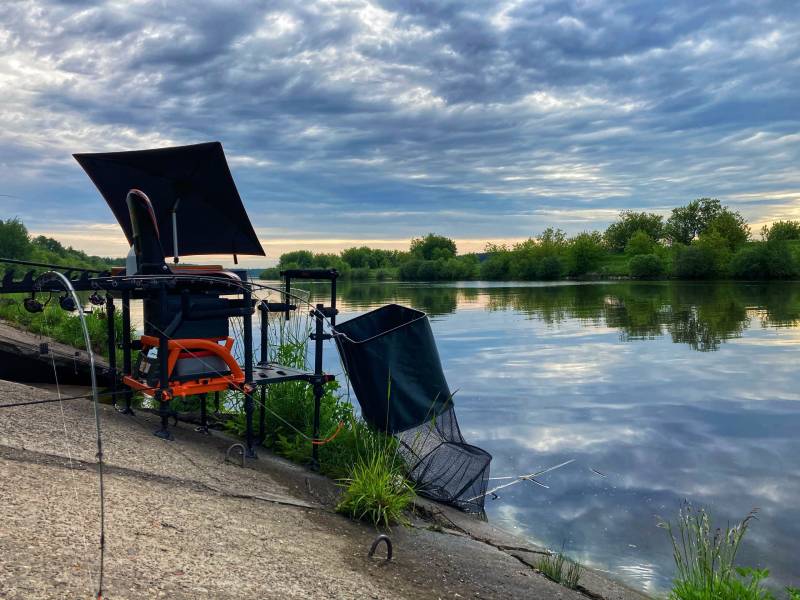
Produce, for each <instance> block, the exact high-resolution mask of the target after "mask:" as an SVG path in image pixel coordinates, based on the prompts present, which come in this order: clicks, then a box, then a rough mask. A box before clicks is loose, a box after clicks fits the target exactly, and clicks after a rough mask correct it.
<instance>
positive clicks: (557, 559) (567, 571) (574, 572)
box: [536, 552, 582, 590]
mask: <svg viewBox="0 0 800 600" xmlns="http://www.w3.org/2000/svg"><path fill="white" fill-rule="evenodd" d="M536 569H537V570H538V571H539V572H540V573H541V574H542V575H544V576H545V577H547V578H548V579H551V580H553V581H555V582H556V583H560V584H561V585H563V586H564V587H568V588H570V589H572V590H574V589H575V588H577V587H578V581H579V580H580V578H581V570H582V567H581V565H580V564H578V563H577V562H575V561H572V560H570V559H568V558H567V557H566V556H565V555H564V553H563V552H557V553H555V554H546V555H544V556H542V557H541V558H540V559H539V560H538V562H537V563H536Z"/></svg>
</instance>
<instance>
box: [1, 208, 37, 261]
mask: <svg viewBox="0 0 800 600" xmlns="http://www.w3.org/2000/svg"><path fill="white" fill-rule="evenodd" d="M30 254H31V241H30V239H29V238H28V230H27V229H26V228H25V225H23V224H22V221H20V220H19V219H16V218H15V219H7V220H5V221H3V220H2V219H0V257H1V258H16V259H25V258H28V257H29V256H30Z"/></svg>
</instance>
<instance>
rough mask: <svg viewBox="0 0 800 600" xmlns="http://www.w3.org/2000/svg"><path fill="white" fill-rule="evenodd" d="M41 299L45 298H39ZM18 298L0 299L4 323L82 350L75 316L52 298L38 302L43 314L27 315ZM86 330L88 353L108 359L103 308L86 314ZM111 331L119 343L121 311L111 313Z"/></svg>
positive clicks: (106, 329)
mask: <svg viewBox="0 0 800 600" xmlns="http://www.w3.org/2000/svg"><path fill="white" fill-rule="evenodd" d="M42 296H45V295H44V294H42ZM22 299H23V296H21V295H16V294H15V295H9V296H6V297H4V298H0V319H5V320H6V321H9V322H11V323H13V324H14V325H16V326H18V327H20V328H21V329H25V330H27V331H31V332H33V333H38V334H40V335H45V336H49V337H51V338H53V339H54V340H56V341H57V342H61V343H63V344H68V345H70V346H75V347H76V348H83V347H84V340H83V329H82V328H81V322H80V318H79V317H78V313H77V312H67V311H65V310H62V309H61V307H60V306H59V305H58V298H57V296H56V295H55V294H53V295H52V296H50V298H49V299H46V298H41V300H42V301H43V302H45V303H46V304H45V307H44V311H43V312H40V313H29V312H27V311H26V310H25V309H24V308H23V307H22ZM85 315H86V327H87V328H88V330H89V339H90V340H91V341H92V350H94V352H95V353H96V354H98V355H100V356H104V357H108V322H107V320H106V311H105V308H104V307H92V310H91V311H88V310H86V311H85ZM114 331H115V334H116V336H115V337H116V338H117V340H121V339H122V311H121V310H117V311H115V313H114ZM121 361H122V351H121V350H117V362H118V364H121Z"/></svg>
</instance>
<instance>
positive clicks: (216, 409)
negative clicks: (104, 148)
mask: <svg viewBox="0 0 800 600" xmlns="http://www.w3.org/2000/svg"><path fill="white" fill-rule="evenodd" d="M214 414H215V415H217V416H219V392H214Z"/></svg>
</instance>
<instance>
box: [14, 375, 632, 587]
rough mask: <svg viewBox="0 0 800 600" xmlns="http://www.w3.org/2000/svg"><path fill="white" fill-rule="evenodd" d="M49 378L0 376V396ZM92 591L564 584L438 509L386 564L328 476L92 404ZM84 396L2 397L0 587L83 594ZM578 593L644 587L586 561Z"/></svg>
mask: <svg viewBox="0 0 800 600" xmlns="http://www.w3.org/2000/svg"><path fill="white" fill-rule="evenodd" d="M50 395H52V394H51V393H50V392H47V391H43V390H39V389H35V388H30V387H27V386H23V385H18V384H12V383H8V382H2V381H0V406H2V404H7V403H11V402H17V401H23V400H31V399H35V398H43V397H46V396H50ZM101 410H102V421H103V433H104V448H105V456H106V462H107V464H108V469H107V479H106V511H107V514H106V522H107V553H106V569H105V572H106V590H105V597H106V598H109V599H112V600H115V599H121V598H131V599H133V598H156V597H169V598H178V599H183V598H203V597H204V598H221V599H227V598H231V599H233V598H237V599H240V598H242V597H258V598H311V597H317V598H387V599H388V598H526V599H539V598H542V599H544V598H564V599H575V600H578V599H581V598H586V597H587V596H586V595H585V594H582V593H580V592H577V591H572V590H567V589H565V588H563V587H561V586H559V585H557V584H554V583H553V582H551V581H549V580H547V579H546V578H544V577H543V576H541V575H539V574H538V573H536V572H535V571H534V570H533V569H531V568H530V567H529V566H528V564H526V563H532V562H533V561H535V558H536V556H537V555H536V552H537V551H538V550H539V549H536V548H534V547H531V546H529V545H527V544H526V543H525V542H524V541H522V540H521V539H519V538H515V537H512V536H510V535H508V534H505V533H503V532H500V531H498V530H495V529H494V528H492V527H491V526H489V525H487V524H482V523H479V522H477V521H475V520H474V519H472V518H470V517H466V516H464V515H461V514H460V513H457V512H456V511H451V510H448V509H445V508H442V507H438V506H436V505H433V504H429V503H425V504H424V507H423V508H425V510H426V512H428V513H429V514H432V515H433V516H434V517H435V518H436V519H437V521H438V523H439V525H438V526H435V527H432V523H431V522H430V521H426V520H423V519H420V518H415V519H414V526H413V527H411V528H402V527H396V528H395V529H394V530H393V531H392V532H391V537H392V539H393V541H394V547H395V548H394V550H395V556H394V559H393V560H392V561H391V562H388V563H386V562H385V561H382V560H378V559H369V558H367V549H368V547H369V545H370V543H371V542H372V540H373V539H374V537H375V535H376V532H375V530H374V529H373V528H371V527H368V526H365V525H361V524H358V523H353V522H351V521H349V520H347V519H345V518H344V517H341V516H339V515H337V514H335V513H333V511H332V506H333V504H334V502H335V497H336V488H335V486H333V485H332V482H330V481H329V480H326V479H324V478H321V477H318V476H316V475H314V474H312V473H310V472H308V471H306V470H305V469H302V468H300V467H298V466H296V465H292V464H289V463H287V462H285V461H283V460H281V459H278V458H275V457H271V456H269V455H268V454H267V453H266V451H263V452H262V456H261V458H260V459H259V460H258V461H252V462H249V463H248V464H247V465H246V468H241V467H240V466H236V465H233V464H230V463H225V462H224V461H223V457H224V452H225V449H226V448H227V446H228V445H229V444H230V440H228V439H224V438H221V437H218V436H213V437H206V436H202V435H200V434H198V433H196V432H194V431H193V429H192V428H191V427H189V426H187V425H183V424H182V425H180V426H179V427H178V428H177V429H176V430H175V437H176V440H175V441H174V442H165V441H163V440H160V439H158V438H156V437H154V436H153V435H151V431H152V430H153V429H154V428H155V427H156V417H155V416H152V415H148V414H146V413H140V414H139V415H138V416H136V417H127V416H123V415H120V414H118V413H116V412H114V411H113V409H112V408H111V407H108V406H102V407H101ZM94 444H95V442H94V421H93V416H92V406H91V404H90V403H89V402H87V401H84V400H75V401H70V402H64V403H63V404H59V403H52V404H42V405H35V406H29V407H19V408H11V409H0V597H3V598H90V597H92V592H93V590H94V586H95V581H96V578H97V564H98V545H97V542H98V523H99V510H98V506H99V503H98V490H97V474H96V472H95V467H94V464H93V463H94V452H95V445H94ZM584 582H585V585H587V587H588V588H589V589H590V590H591V592H592V593H598V592H599V593H602V594H603V596H604V597H606V598H609V599H614V600H618V599H619V600H622V599H624V600H627V599H631V600H638V599H640V598H642V596H640V595H638V594H636V593H634V592H631V591H630V590H627V589H625V588H623V587H621V586H618V585H616V584H614V583H611V582H608V581H606V580H603V579H602V578H599V577H597V576H596V575H593V574H592V573H588V574H587V575H586V576H585V577H584Z"/></svg>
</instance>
